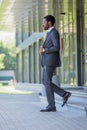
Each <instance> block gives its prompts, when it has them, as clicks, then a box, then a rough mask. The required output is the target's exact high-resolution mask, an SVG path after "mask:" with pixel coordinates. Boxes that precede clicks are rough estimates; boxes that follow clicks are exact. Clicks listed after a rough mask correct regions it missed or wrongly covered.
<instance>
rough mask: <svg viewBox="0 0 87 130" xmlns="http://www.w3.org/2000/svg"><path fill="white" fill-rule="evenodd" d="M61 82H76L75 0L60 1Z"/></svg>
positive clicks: (71, 83)
mask: <svg viewBox="0 0 87 130" xmlns="http://www.w3.org/2000/svg"><path fill="white" fill-rule="evenodd" d="M59 6H60V7H59V8H60V13H59V14H60V17H59V21H60V22H59V31H60V36H61V38H60V44H61V61H62V67H61V82H62V83H66V84H70V85H73V84H74V85H76V84H77V46H76V44H77V43H76V1H75V0H71V1H70V0H66V1H64V2H63V3H60V5H59Z"/></svg>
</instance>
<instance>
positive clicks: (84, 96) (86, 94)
mask: <svg viewBox="0 0 87 130" xmlns="http://www.w3.org/2000/svg"><path fill="white" fill-rule="evenodd" d="M67 91H70V92H71V93H72V95H71V97H70V98H69V100H68V102H67V104H66V107H67V109H68V110H74V111H79V112H81V113H84V114H85V115H86V116H87V90H85V89H70V88H69V89H67ZM40 98H41V100H44V101H45V102H46V97H45V96H40ZM55 101H56V105H58V109H59V106H61V105H62V98H61V97H60V96H58V95H57V94H55ZM64 108H65V106H64V107H63V109H64ZM61 109H62V108H61Z"/></svg>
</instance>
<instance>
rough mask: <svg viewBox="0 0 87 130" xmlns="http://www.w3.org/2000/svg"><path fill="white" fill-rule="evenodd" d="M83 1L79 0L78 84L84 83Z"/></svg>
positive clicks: (77, 12) (77, 10)
mask: <svg viewBox="0 0 87 130" xmlns="http://www.w3.org/2000/svg"><path fill="white" fill-rule="evenodd" d="M83 3H84V0H83V1H82V0H77V3H76V4H77V8H76V14H77V78H78V80H77V81H78V86H83V85H84V47H83V46H84V44H83V43H84V42H83V26H84V24H83V23H84V17H83V9H84V8H83Z"/></svg>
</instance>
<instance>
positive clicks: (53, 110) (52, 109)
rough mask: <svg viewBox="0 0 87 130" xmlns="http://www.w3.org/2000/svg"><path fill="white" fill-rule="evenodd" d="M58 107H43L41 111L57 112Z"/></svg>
mask: <svg viewBox="0 0 87 130" xmlns="http://www.w3.org/2000/svg"><path fill="white" fill-rule="evenodd" d="M55 111H56V107H53V108H45V109H41V110H40V112H55Z"/></svg>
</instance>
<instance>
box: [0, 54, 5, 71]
mask: <svg viewBox="0 0 87 130" xmlns="http://www.w3.org/2000/svg"><path fill="white" fill-rule="evenodd" d="M4 58H5V55H4V54H0V70H1V69H4V68H5V65H4V62H3V60H4Z"/></svg>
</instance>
